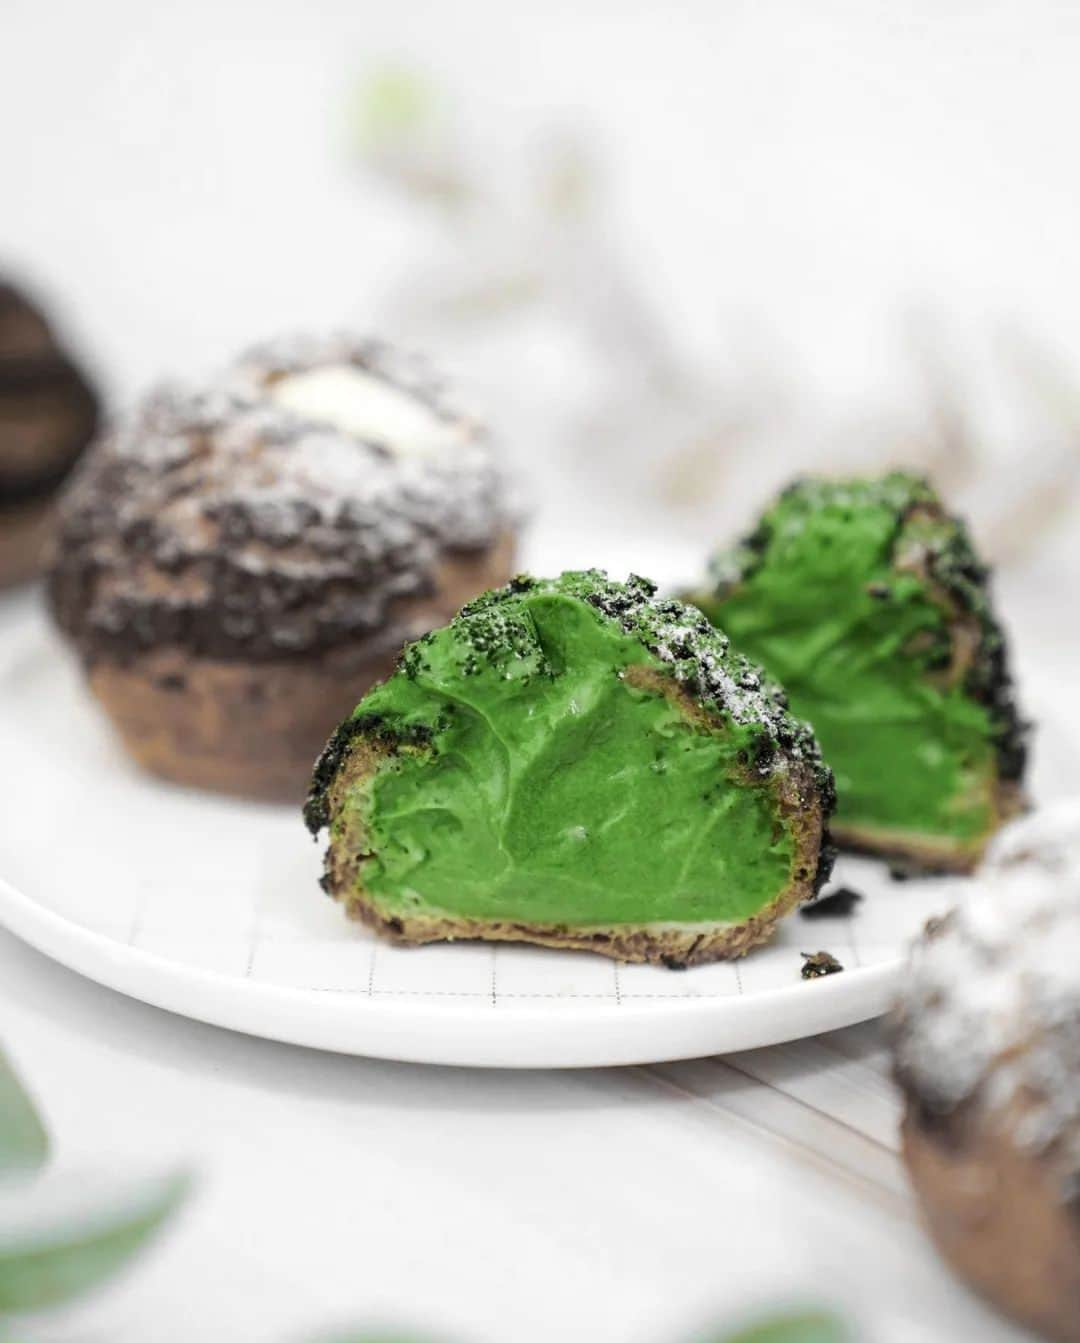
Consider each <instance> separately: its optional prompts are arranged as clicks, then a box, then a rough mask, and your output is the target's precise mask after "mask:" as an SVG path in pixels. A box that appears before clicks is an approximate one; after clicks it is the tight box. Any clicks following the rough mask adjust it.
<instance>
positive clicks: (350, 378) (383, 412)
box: [268, 364, 465, 459]
mask: <svg viewBox="0 0 1080 1343" xmlns="http://www.w3.org/2000/svg"><path fill="white" fill-rule="evenodd" d="M268 393H269V396H270V399H271V400H272V401H275V402H276V403H277V404H278V405H279V406H284V407H285V408H286V409H287V410H291V411H293V412H295V413H296V414H297V415H301V416H303V418H304V419H306V420H311V421H312V422H313V423H317V424H325V425H329V426H331V427H332V428H334V429H338V430H340V431H341V432H343V433H347V434H352V435H354V436H355V437H356V438H362V439H365V440H367V441H369V442H372V443H378V444H380V446H382V447H384V448H386V449H387V450H388V451H389V452H391V453H393V454H394V455H395V456H397V457H406V458H408V457H412V458H421V459H429V458H432V457H437V456H440V455H441V454H443V453H445V452H446V451H447V450H449V449H452V448H454V447H457V446H460V444H461V443H462V441H463V440H464V437H465V432H464V429H463V427H462V426H461V425H460V424H459V423H457V422H456V421H448V420H443V419H441V418H440V417H439V416H438V415H436V414H435V412H434V411H433V410H432V409H431V408H430V406H426V405H425V404H424V403H423V402H422V401H420V400H418V399H417V398H416V397H414V396H410V395H409V393H408V392H403V391H402V390H401V388H399V387H395V386H394V384H393V383H390V382H387V381H386V380H385V379H383V378H378V377H374V376H373V375H372V374H370V373H366V372H365V371H364V370H363V369H360V368H356V367H354V366H353V365H351V364H330V365H327V366H326V367H325V368H313V369H309V370H308V371H307V372H304V373H290V374H287V375H286V376H285V377H283V378H279V379H278V380H277V381H276V382H274V383H273V384H272V385H271V386H270V388H269V389H268Z"/></svg>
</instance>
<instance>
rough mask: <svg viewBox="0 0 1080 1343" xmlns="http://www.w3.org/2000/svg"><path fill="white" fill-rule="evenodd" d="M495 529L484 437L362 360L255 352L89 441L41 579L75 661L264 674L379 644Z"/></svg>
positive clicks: (366, 356)
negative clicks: (199, 664)
mask: <svg viewBox="0 0 1080 1343" xmlns="http://www.w3.org/2000/svg"><path fill="white" fill-rule="evenodd" d="M508 525H509V520H508V511H507V505H506V499H505V490H504V486H503V482H502V479H501V476H500V473H499V471H498V469H497V467H496V465H495V463H494V461H493V460H492V456H491V453H490V451H489V449H488V446H487V443H486V438H485V434H484V432H483V430H482V429H481V428H480V427H479V426H478V425H477V424H475V423H474V422H473V421H472V420H470V419H468V418H466V417H464V416H461V415H459V414H457V413H455V412H454V411H452V410H450V409H449V408H448V406H447V405H446V404H445V402H444V399H443V395H442V392H441V390H440V387H439V384H438V383H437V382H436V381H435V380H433V378H432V377H431V375H430V373H429V372H428V371H427V370H426V367H425V365H424V364H423V363H421V362H420V361H418V360H416V359H410V358H406V357H404V356H402V355H400V354H398V353H396V352H395V351H393V350H391V349H390V348H389V347H387V346H386V345H383V344H381V343H379V342H377V341H371V340H357V339H353V338H349V337H333V338H330V339H326V340H321V341H310V340H299V339H297V340H291V341H282V342H278V343H276V344H271V345H266V346H260V347H258V348H256V349H254V350H252V351H250V352H249V353H248V354H246V355H245V356H243V357H242V358H241V359H240V360H239V361H237V363H236V364H235V365H234V367H233V368H231V369H230V370H228V371H227V372H226V373H225V374H224V375H223V376H222V377H221V378H219V379H218V380H217V381H216V382H215V383H214V384H213V385H211V386H210V387H208V388H206V389H204V390H202V391H199V392H189V391H178V390H174V389H168V388H166V389H162V390H159V391H157V392H155V393H153V394H152V395H150V396H149V397H147V398H146V399H145V400H144V401H143V402H142V403H141V404H140V405H139V406H137V407H136V409H135V411H134V412H133V413H132V414H131V415H129V416H128V417H127V418H125V419H123V420H122V421H120V422H119V423H118V424H116V425H115V426H113V428H112V429H111V430H110V431H109V432H108V433H107V434H106V435H105V436H104V438H103V439H102V440H101V441H100V442H99V443H98V444H97V445H96V446H95V448H94V449H93V450H92V452H91V454H90V455H89V458H88V460H87V461H86V463H85V465H84V467H83V469H82V470H81V471H80V472H79V474H78V477H77V480H76V481H75V482H74V483H73V485H72V488H71V489H70V491H69V493H68V495H67V497H66V499H65V502H64V508H63V519H62V538H61V545H60V549H59V555H58V559H57V564H56V569H55V573H54V576H53V580H52V600H53V604H54V608H55V610H56V612H57V615H58V618H59V621H60V623H61V625H62V626H63V627H64V628H66V629H67V630H68V631H69V632H70V633H71V634H72V635H73V636H74V637H75V638H76V639H77V640H78V641H79V642H80V643H81V645H82V646H83V648H84V651H85V652H86V654H87V655H88V656H90V657H94V656H95V655H105V656H110V657H117V658H123V657H125V656H130V655H132V654H134V653H136V652H138V651H139V650H140V649H143V648H147V647H151V646H156V645H160V644H169V645H173V646H179V647H182V648H186V649H190V650H191V651H193V652H195V653H198V654H203V655H210V656H215V657H221V658H226V659H228V658H231V657H239V658H243V659H252V658H255V659H257V658H266V657H270V658H273V657H280V656H288V655H292V654H301V653H308V652H312V651H317V650H320V649H324V648H328V647H333V646H334V645H336V644H339V643H342V642H344V641H348V640H352V639H355V638H357V637H364V636H366V635H369V634H374V633H376V632H378V633H379V634H380V635H385V638H384V640H383V641H384V642H386V644H387V647H388V648H389V647H391V646H392V645H393V643H394V640H395V639H396V641H397V643H398V644H400V642H401V641H402V639H403V638H404V637H407V636H408V635H409V634H410V633H411V631H410V630H409V629H408V628H407V627H403V626H400V625H397V626H395V620H394V615H395V609H396V604H397V603H399V602H400V601H401V600H402V599H408V598H416V597H423V596H424V595H425V594H427V593H429V592H431V591H432V589H433V586H434V578H433V575H434V572H435V569H436V566H437V565H439V563H440V562H441V561H442V560H443V559H444V558H445V557H446V556H447V555H450V554H453V553H455V552H476V551H480V550H483V549H484V548H486V547H488V546H490V545H492V544H493V543H494V542H495V541H496V539H497V538H498V537H499V536H500V534H502V533H503V532H504V531H505V530H506V528H507V527H508Z"/></svg>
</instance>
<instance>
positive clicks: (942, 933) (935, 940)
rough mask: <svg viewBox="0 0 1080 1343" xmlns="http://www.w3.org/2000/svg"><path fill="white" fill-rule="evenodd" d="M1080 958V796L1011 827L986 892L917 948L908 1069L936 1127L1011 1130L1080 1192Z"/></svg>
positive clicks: (906, 996) (902, 1033) (903, 1043)
mask: <svg viewBox="0 0 1080 1343" xmlns="http://www.w3.org/2000/svg"><path fill="white" fill-rule="evenodd" d="M1078 957H1080V799H1074V800H1072V801H1069V802H1063V803H1059V804H1057V805H1055V806H1053V807H1049V808H1047V809H1045V810H1044V811H1041V812H1037V813H1035V814H1033V815H1031V816H1029V817H1026V818H1024V819H1023V820H1022V821H1018V822H1015V823H1014V824H1013V825H1011V826H1009V827H1007V828H1006V829H1005V830H1003V831H1002V833H1001V834H1000V835H999V836H998V837H997V838H996V840H995V841H994V843H993V844H992V846H991V849H990V851H989V853H988V856H987V860H986V862H985V864H984V865H983V868H982V869H981V871H980V874H979V876H978V878H977V881H976V886H975V888H974V889H973V890H971V891H970V892H969V893H967V894H966V895H965V898H964V899H963V901H962V902H961V903H960V904H959V906H958V907H957V908H956V909H955V910H954V911H953V912H952V913H950V914H949V915H948V916H947V917H946V918H945V919H944V920H942V921H940V922H938V923H937V924H934V925H932V926H931V928H930V929H929V930H928V931H927V933H926V935H925V936H924V937H923V939H922V940H921V941H920V942H919V943H918V945H917V946H916V948H915V950H914V953H913V956H912V960H911V965H910V968H909V971H908V975H907V979H906V982H905V985H904V990H903V996H902V1001H901V1006H900V1011H899V1015H898V1018H897V1022H896V1028H895V1029H896V1070H897V1075H898V1077H899V1079H900V1081H901V1083H902V1085H903V1087H904V1088H905V1090H906V1091H907V1093H908V1095H909V1098H910V1099H911V1100H912V1101H913V1103H914V1104H915V1105H916V1106H917V1111H918V1114H919V1116H920V1117H921V1118H922V1119H923V1120H924V1121H925V1122H926V1123H929V1124H930V1125H932V1126H933V1125H939V1126H941V1127H942V1128H943V1129H944V1130H945V1131H949V1132H957V1131H962V1130H963V1127H964V1126H965V1125H968V1124H971V1123H980V1122H989V1123H1002V1124H1004V1123H1008V1124H1009V1126H1010V1130H1011V1132H1012V1134H1013V1137H1014V1140H1016V1141H1019V1142H1020V1143H1022V1144H1023V1145H1024V1146H1027V1147H1030V1148H1031V1150H1032V1151H1046V1150H1048V1149H1051V1148H1052V1149H1053V1150H1054V1152H1055V1154H1056V1156H1057V1157H1058V1158H1059V1159H1060V1160H1061V1161H1062V1162H1063V1164H1064V1168H1065V1169H1071V1171H1072V1172H1073V1173H1074V1175H1075V1178H1076V1180H1077V1181H1078V1182H1080V973H1078V971H1077V959H1078ZM1073 1193H1074V1195H1080V1183H1078V1184H1077V1187H1076V1188H1075V1189H1074V1190H1073Z"/></svg>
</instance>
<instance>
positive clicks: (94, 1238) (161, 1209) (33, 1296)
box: [0, 1174, 191, 1315]
mask: <svg viewBox="0 0 1080 1343" xmlns="http://www.w3.org/2000/svg"><path fill="white" fill-rule="evenodd" d="M190 1187H191V1180H190V1177H189V1176H187V1175H184V1174H180V1175H174V1176H171V1177H169V1178H168V1179H165V1180H155V1181H153V1183H152V1184H151V1185H150V1186H149V1187H147V1186H146V1185H143V1186H141V1187H140V1188H139V1189H138V1190H136V1191H135V1192H134V1193H131V1194H128V1195H126V1196H125V1197H124V1198H122V1199H119V1200H117V1199H115V1198H113V1199H111V1200H104V1199H100V1198H99V1199H98V1200H96V1202H95V1204H94V1205H93V1206H90V1207H79V1208H77V1209H76V1210H74V1211H72V1210H71V1209H70V1208H68V1209H66V1210H64V1211H62V1212H60V1213H57V1212H56V1211H55V1210H54V1211H53V1212H52V1214H51V1216H46V1217H44V1218H41V1219H36V1224H35V1219H34V1218H33V1217H30V1218H28V1217H27V1212H28V1202H29V1199H30V1198H31V1197H32V1195H28V1196H22V1197H20V1198H18V1199H15V1198H12V1197H10V1196H9V1197H7V1198H5V1199H4V1200H3V1202H0V1315H9V1314H15V1313H18V1312H20V1311H29V1310H40V1309H42V1308H43V1307H47V1306H55V1305H60V1304H62V1303H64V1302H67V1301H69V1300H71V1299H72V1298H74V1297H77V1296H81V1295H82V1294H83V1293H84V1292H88V1291H90V1290H91V1289H92V1288H94V1287H97V1286H98V1285H99V1284H101V1283H104V1282H106V1281H107V1280H108V1279H109V1278H111V1277H112V1276H113V1275H114V1274H116V1273H118V1272H119V1271H120V1269H122V1268H123V1267H124V1266H125V1264H127V1263H128V1261H129V1260H130V1259H132V1258H133V1257H134V1256H135V1255H137V1254H138V1253H139V1252H140V1251H141V1250H143V1249H144V1248H145V1247H146V1246H147V1245H148V1244H149V1242H150V1241H151V1240H152V1239H153V1238H154V1236H155V1235H156V1234H157V1232H158V1231H159V1230H160V1229H161V1227H162V1225H163V1224H164V1223H165V1222H166V1221H167V1220H168V1219H169V1218H170V1217H171V1216H172V1214H173V1213H174V1212H175V1211H176V1209H177V1208H178V1207H179V1206H180V1204H181V1203H182V1202H183V1201H184V1199H185V1198H186V1196H187V1194H188V1191H189V1189H190ZM34 1189H35V1190H40V1189H41V1182H39V1183H38V1184H37V1185H35V1186H34ZM13 1203H14V1204H16V1206H15V1208H11V1207H9V1206H8V1205H9V1204H13ZM30 1211H31V1212H32V1209H30ZM28 1223H29V1225H28Z"/></svg>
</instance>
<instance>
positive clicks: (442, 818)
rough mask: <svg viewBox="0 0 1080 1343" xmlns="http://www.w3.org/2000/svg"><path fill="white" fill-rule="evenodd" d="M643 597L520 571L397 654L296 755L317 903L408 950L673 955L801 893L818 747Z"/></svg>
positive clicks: (818, 878) (813, 860)
mask: <svg viewBox="0 0 1080 1343" xmlns="http://www.w3.org/2000/svg"><path fill="white" fill-rule="evenodd" d="M655 592H656V589H655V587H654V586H653V585H652V584H651V583H649V582H647V581H646V580H644V579H641V578H631V579H630V580H629V581H628V582H626V583H616V582H612V581H610V580H608V579H607V577H606V575H604V574H602V573H600V572H597V571H587V572H582V573H567V574H563V575H562V576H561V577H560V578H557V579H551V580H543V579H534V578H528V577H523V578H519V579H515V580H514V581H513V582H511V583H510V584H509V585H507V586H506V587H504V588H500V589H497V590H496V591H494V592H490V593H487V594H485V595H484V596H483V597H480V598H478V599H477V600H475V601H473V602H471V603H469V604H468V605H467V606H466V607H464V608H463V610H462V611H461V612H460V614H459V615H458V616H457V617H456V618H455V619H454V620H453V621H451V622H450V624H449V625H447V626H446V627H444V628H442V629H440V630H436V631H433V632H432V633H431V634H429V635H427V636H425V637H424V638H423V639H421V640H419V641H418V642H416V643H414V644H412V645H410V646H409V647H408V648H407V649H406V650H405V652H404V654H403V656H402V659H401V662H400V665H399V668H398V670H397V672H396V673H395V674H394V675H393V676H392V677H390V678H389V679H388V680H387V681H385V682H384V683H383V684H382V685H379V686H377V687H375V689H373V690H372V691H371V692H369V694H368V695H367V696H365V698H364V699H363V700H362V701H361V703H360V704H359V705H358V706H357V709H356V712H355V714H354V715H353V717H352V718H351V719H349V720H348V721H347V722H346V723H345V724H343V726H342V728H341V729H340V731H339V732H338V734H337V735H336V737H335V738H334V739H333V740H332V741H331V743H330V745H329V747H328V748H327V751H326V753H325V754H324V756H323V758H322V760H321V761H320V763H319V766H318V769H317V772H316V776H315V782H314V787H313V792H312V796H311V798H310V800H309V803H308V808H307V819H308V823H309V825H310V826H311V828H312V829H313V830H315V831H318V830H319V829H320V828H322V827H323V826H329V828H330V832H331V851H330V855H329V863H328V879H327V881H328V888H329V889H331V890H332V892H333V893H334V894H335V895H337V896H338V897H339V898H342V899H344V900H345V901H346V903H352V904H356V905H358V906H359V912H360V913H361V916H362V917H366V916H367V913H369V912H370V911H372V910H374V912H375V914H376V916H377V919H376V921H379V922H381V923H383V924H387V923H392V924H393V925H394V926H395V929H396V931H398V932H401V931H402V930H404V933H405V934H406V936H409V935H412V930H413V929H414V928H415V929H416V935H417V936H418V937H419V939H420V940H423V938H424V936H426V935H427V933H428V932H431V931H434V932H442V933H443V935H460V936H464V935H468V936H485V935H488V933H487V931H486V929H485V927H484V926H483V925H484V924H485V923H486V924H487V925H489V926H490V925H496V926H497V929H498V930H499V933H500V935H503V934H505V935H510V934H513V933H516V934H518V935H528V934H529V933H532V934H536V933H537V932H539V933H540V934H541V936H539V937H533V939H532V940H548V941H552V942H554V943H555V944H566V938H571V937H573V935H574V931H575V930H583V929H593V930H595V929H608V930H611V929H614V930H616V931H615V934H614V935H615V936H619V935H621V933H625V930H627V929H630V928H636V929H644V930H645V933H647V934H651V935H652V936H654V937H655V939H656V941H657V946H659V947H661V949H663V948H665V947H666V948H668V949H671V948H672V947H674V946H675V945H676V944H677V946H678V954H675V955H673V957H672V958H673V959H676V960H678V959H679V958H680V956H685V955H690V956H691V957H694V956H696V955H698V954H703V947H702V946H701V945H695V939H696V938H697V937H699V936H700V938H701V939H702V941H703V942H705V941H707V940H708V939H715V949H714V952H713V954H714V955H715V954H726V953H725V951H724V950H723V949H722V947H723V942H724V938H725V937H726V936H727V935H728V932H729V931H730V932H731V935H732V936H733V937H735V936H737V934H736V933H735V931H734V930H737V929H738V928H739V926H740V925H741V924H743V923H744V921H746V920H748V919H752V918H756V917H761V916H763V913H764V912H765V911H770V914H769V917H770V918H774V917H775V916H776V915H777V914H778V913H782V912H786V910H787V909H789V908H791V907H792V906H793V905H794V904H796V903H798V901H799V900H800V899H806V898H808V897H809V896H810V895H811V894H812V892H813V890H814V889H815V888H816V887H817V886H818V885H820V883H821V882H822V881H824V879H825V877H826V876H827V874H828V870H829V867H830V865H831V850H830V849H829V847H828V842H827V820H828V815H829V812H830V811H831V808H832V804H833V792H832V777H831V774H830V772H829V770H828V769H827V768H826V767H825V766H824V765H823V763H822V760H821V755H820V752H819V750H818V746H817V743H816V741H815V740H814V737H813V735H812V733H811V732H810V731H809V729H808V728H807V727H806V725H805V724H803V723H800V722H798V721H797V720H796V719H794V718H793V717H792V716H791V715H790V714H789V713H788V712H787V710H786V708H785V704H784V698H783V695H782V693H781V692H780V691H779V690H778V688H777V687H776V686H775V685H773V684H772V683H771V682H769V681H768V680H767V679H765V678H763V677H762V675H761V673H760V671H759V670H758V669H757V668H756V667H755V666H754V665H753V664H752V663H750V662H748V661H747V660H746V659H745V658H743V657H741V656H739V655H738V654H737V653H735V652H734V651H733V650H732V649H731V648H730V646H729V644H728V641H727V639H726V638H725V637H724V636H723V635H722V634H719V633H718V632H717V631H715V630H713V629H712V628H711V627H710V625H709V623H708V621H707V620H706V619H705V618H704V617H703V616H702V615H701V613H700V612H699V611H697V610H696V609H695V608H693V607H689V606H686V605H684V604H683V603H681V602H678V601H673V600H661V599H658V598H657V597H656V595H655ZM417 920H427V923H426V924H425V923H423V922H420V923H418V922H417ZM438 920H443V921H444V922H443V924H441V925H438V926H436V924H437V922H438ZM455 920H456V921H457V922H456V923H455V922H454V921H455ZM462 921H465V922H464V924H463V922H462ZM469 921H471V922H469ZM463 929H467V931H465V930H463ZM620 930H621V932H620ZM760 935H763V934H760ZM760 935H759V934H758V933H757V932H755V935H754V938H753V939H751V940H760ZM665 938H667V939H669V941H668V942H664V941H663V939H665ZM560 939H562V940H561V941H560ZM574 944H575V945H581V942H580V941H578V942H576V943H574ZM735 945H736V946H737V948H738V949H740V950H745V946H746V943H745V942H738V941H736V944H735ZM633 950H634V951H635V954H636V952H638V951H641V950H642V947H641V946H637V947H636V948H634V949H633ZM649 950H650V948H648V947H646V948H645V951H646V952H648V951H649Z"/></svg>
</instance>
